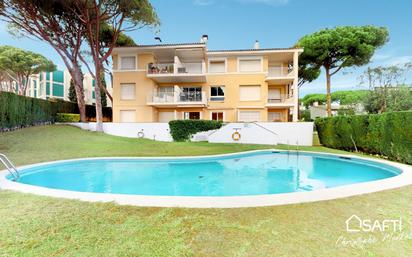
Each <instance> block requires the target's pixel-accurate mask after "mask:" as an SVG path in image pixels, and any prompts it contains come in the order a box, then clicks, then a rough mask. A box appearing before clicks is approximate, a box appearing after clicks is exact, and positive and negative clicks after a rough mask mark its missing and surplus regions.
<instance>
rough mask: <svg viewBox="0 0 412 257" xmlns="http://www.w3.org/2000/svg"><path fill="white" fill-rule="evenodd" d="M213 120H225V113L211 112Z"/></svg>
mask: <svg viewBox="0 0 412 257" xmlns="http://www.w3.org/2000/svg"><path fill="white" fill-rule="evenodd" d="M210 116H211V120H218V121H223V120H224V118H223V117H224V114H223V112H212V113H211V114H210Z"/></svg>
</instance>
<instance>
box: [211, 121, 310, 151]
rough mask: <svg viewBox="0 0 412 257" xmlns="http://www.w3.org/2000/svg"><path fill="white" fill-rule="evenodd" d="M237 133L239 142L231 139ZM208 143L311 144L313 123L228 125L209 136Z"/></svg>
mask: <svg viewBox="0 0 412 257" xmlns="http://www.w3.org/2000/svg"><path fill="white" fill-rule="evenodd" d="M235 131H238V132H239V133H240V135H241V139H240V140H239V141H235V140H233V139H232V134H233V133H234V132H235ZM209 142H210V143H243V144H246V143H248V144H265V145H275V144H289V145H297V144H299V145H305V146H311V145H312V144H313V122H256V123H229V124H227V125H225V126H223V127H222V128H220V129H219V130H217V131H216V132H214V133H212V134H211V135H209Z"/></svg>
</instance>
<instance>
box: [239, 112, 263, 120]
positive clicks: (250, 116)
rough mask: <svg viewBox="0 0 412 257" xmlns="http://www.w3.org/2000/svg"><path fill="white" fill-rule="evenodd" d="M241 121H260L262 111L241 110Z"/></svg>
mask: <svg viewBox="0 0 412 257" xmlns="http://www.w3.org/2000/svg"><path fill="white" fill-rule="evenodd" d="M239 121H241V122H254V121H260V111H239Z"/></svg>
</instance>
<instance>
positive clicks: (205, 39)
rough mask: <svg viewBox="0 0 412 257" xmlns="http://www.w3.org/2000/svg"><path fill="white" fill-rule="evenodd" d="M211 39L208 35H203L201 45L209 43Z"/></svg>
mask: <svg viewBox="0 0 412 257" xmlns="http://www.w3.org/2000/svg"><path fill="white" fill-rule="evenodd" d="M208 39H209V36H208V35H202V37H201V38H200V43H205V44H206V43H207V40H208Z"/></svg>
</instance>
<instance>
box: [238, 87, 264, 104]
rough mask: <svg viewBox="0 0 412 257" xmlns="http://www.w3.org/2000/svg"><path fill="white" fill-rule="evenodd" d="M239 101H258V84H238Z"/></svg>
mask: <svg viewBox="0 0 412 257" xmlns="http://www.w3.org/2000/svg"><path fill="white" fill-rule="evenodd" d="M239 88H240V92H239V95H240V101H260V86H240V87H239Z"/></svg>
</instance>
